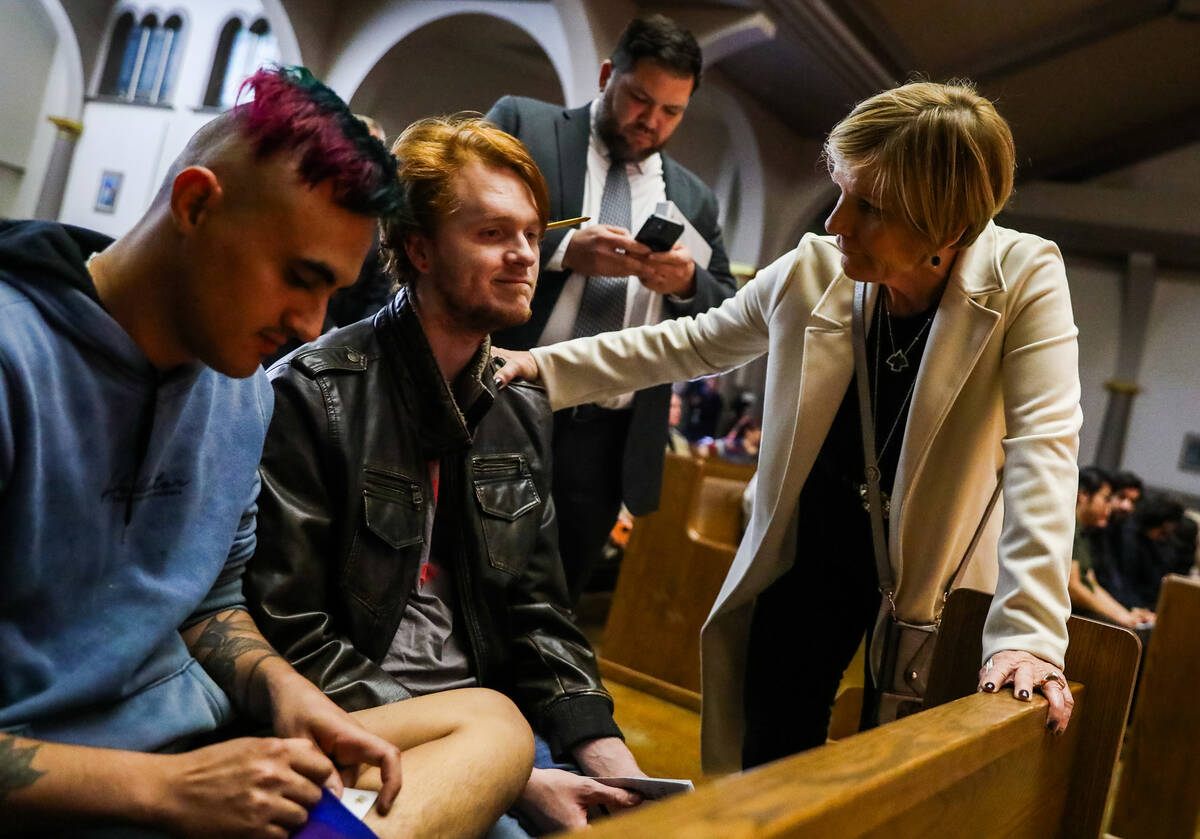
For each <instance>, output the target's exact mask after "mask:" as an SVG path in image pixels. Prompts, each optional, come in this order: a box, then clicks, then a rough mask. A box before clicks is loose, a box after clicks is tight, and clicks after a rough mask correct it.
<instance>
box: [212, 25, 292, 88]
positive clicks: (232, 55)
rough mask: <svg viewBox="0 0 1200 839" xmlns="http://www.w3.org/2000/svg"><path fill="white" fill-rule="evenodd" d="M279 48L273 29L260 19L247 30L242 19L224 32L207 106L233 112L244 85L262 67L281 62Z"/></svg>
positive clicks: (225, 27) (216, 57)
mask: <svg viewBox="0 0 1200 839" xmlns="http://www.w3.org/2000/svg"><path fill="white" fill-rule="evenodd" d="M278 54H279V48H278V46H277V45H276V43H275V36H274V35H273V34H272V33H271V25H270V24H269V23H268V22H267V19H266V18H261V17H260V18H258V19H256V20H255V21H254V22H253V23H251V24H250V25H249V26H244V25H243V23H242V21H241V20H239V19H238V18H233V19H231V20H230V21H229V22H228V23H226V24H225V26H224V27H222V29H221V37H220V38H219V39H218V40H217V52H216V55H214V56H213V67H212V72H211V73H210V74H209V77H208V87H207V88H206V90H205V94H204V104H205V105H207V106H209V107H213V108H231V107H233V104H234V102H235V101H236V100H237V92H238V89H239V88H240V87H241V86H242V82H244V81H245V80H246V78H247V77H248V76H250V75H252V74H253V73H254V71H255V70H257V69H258V68H259V67H261V66H263V65H264V64H268V63H270V62H272V61H275V60H277V58H278Z"/></svg>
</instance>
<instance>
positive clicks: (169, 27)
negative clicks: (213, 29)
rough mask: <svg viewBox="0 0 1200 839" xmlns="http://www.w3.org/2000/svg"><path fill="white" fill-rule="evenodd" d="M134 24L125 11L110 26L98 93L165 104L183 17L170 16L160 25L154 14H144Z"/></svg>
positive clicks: (129, 100)
mask: <svg viewBox="0 0 1200 839" xmlns="http://www.w3.org/2000/svg"><path fill="white" fill-rule="evenodd" d="M134 21H135V18H134V15H133V13H132V12H126V13H124V14H122V15H121V16H120V17H118V18H117V20H116V23H115V24H114V25H113V31H112V37H111V38H109V42H108V58H107V59H106V61H105V64H104V73H103V75H102V77H101V79H100V89H99V94H100V95H101V96H106V97H112V98H114V99H119V100H124V101H126V102H138V103H141V104H148V105H156V104H160V103H164V102H168V101H169V100H170V95H171V90H172V87H173V86H174V82H175V71H176V69H177V68H178V65H179V56H180V54H181V52H182V47H183V38H182V35H183V18H182V17H181V16H180V15H177V14H176V15H171V16H170V17H168V18H167V20H166V22H165V23H162V24H160V23H159V19H158V16H157V15H155V14H147V15H146V16H144V17H143V18H142V19H141V20H140V21H138V22H136V23H135V22H134Z"/></svg>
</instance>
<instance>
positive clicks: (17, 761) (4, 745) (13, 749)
mask: <svg viewBox="0 0 1200 839" xmlns="http://www.w3.org/2000/svg"><path fill="white" fill-rule="evenodd" d="M40 748H41V745H39V744H36V743H35V744H33V745H30V746H18V745H17V740H16V738H15V737H8V736H6V735H3V734H0V801H3V800H4V799H5V798H7V797H8V794H9V793H10V792H17V791H18V790H23V789H25V787H27V786H29V785H31V784H32V783H33V782H34V781H36V780H37V779H38V778H40V777H42V776H43V775H45V774H46V773H45V772H40V771H38V770H37V769H34V768H33V759H34V758H35V757H36V756H37V753H38V749H40Z"/></svg>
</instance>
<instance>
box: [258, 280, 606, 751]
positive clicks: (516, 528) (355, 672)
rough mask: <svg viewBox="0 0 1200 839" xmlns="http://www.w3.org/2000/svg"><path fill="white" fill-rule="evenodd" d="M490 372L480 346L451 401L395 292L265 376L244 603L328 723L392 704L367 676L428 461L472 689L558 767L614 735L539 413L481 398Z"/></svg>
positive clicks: (418, 517) (532, 393)
mask: <svg viewBox="0 0 1200 839" xmlns="http://www.w3.org/2000/svg"><path fill="white" fill-rule="evenodd" d="M494 369H495V368H494V367H493V362H492V360H491V358H490V353H489V349H488V345H487V344H486V342H485V344H484V346H482V347H481V348H480V351H479V353H478V354H477V355H476V356H475V358H474V360H473V361H472V362H471V364H469V365H468V367H467V369H466V370H465V371H464V372H463V374H462V375H461V376H459V378H458V380H457V381H456V382H455V383H454V394H453V396H452V394H451V389H450V388H449V387H447V385H446V382H445V380H444V379H443V378H442V376H441V373H440V372H439V370H438V368H437V365H436V362H435V361H434V358H433V354H432V352H431V350H430V349H429V344H428V342H427V341H426V338H425V333H424V331H423V330H422V329H421V326H420V323H419V321H418V319H417V317H416V313H415V312H414V311H413V309H412V306H411V303H410V302H409V300H408V299H407V296H406V292H403V291H402V292H401V293H400V294H398V295H397V296H396V297H395V299H393V300H392V302H390V303H389V304H388V305H387V306H386V307H384V308H383V309H382V310H380V312H379V313H378V314H377V315H376V316H375V317H374V319H368V320H364V321H360V322H358V323H356V324H352V325H350V326H348V327H346V328H344V329H340V330H337V331H334V332H331V333H329V334H327V335H324V336H322V337H321V338H320V339H318V340H317V341H316V342H314V343H313V344H309V345H307V346H305V347H304V348H302V349H300V350H299V351H298V352H297V353H296V354H295V355H293V356H291V357H290V359H287V360H284V361H281V362H280V363H279V364H277V365H275V366H274V367H273V368H272V369H271V371H270V374H271V378H272V383H273V384H274V387H275V414H274V417H273V419H272V421H271V427H270V431H269V432H268V434H267V441H266V447H265V449H264V452H263V462H262V468H261V473H262V493H261V496H260V498H259V513H258V550H257V552H256V553H255V555H254V558H253V559H252V560H251V563H250V565H249V567H248V568H247V573H246V589H247V600H248V601H249V602H250V603H251V608H252V611H253V613H254V617H255V619H256V620H257V621H258V625H259V627H261V629H262V631H263V632H264V633H265V634H266V636H267V638H268V639H270V641H271V642H272V643H273V644H274V645H275V646H276V648H277V649H279V651H280V652H281V653H282V654H283V655H284V656H285V657H286V658H287V659H288V661H290V662H291V663H292V664H293V665H294V666H295V667H296V668H297V669H298V670H299V671H300V672H301V673H303V674H304V675H305V676H307V677H308V678H309V679H311V680H312V681H313V682H315V683H316V684H317V686H318V687H320V688H321V689H322V690H323V691H324V692H325V693H326V694H328V695H329V696H330V697H331V698H332V699H334V700H335V701H336V702H337V703H338V704H339V705H341V706H342V707H343V708H345V709H347V710H358V709H361V708H369V707H374V706H376V705H381V704H384V703H387V702H394V701H396V700H401V699H406V698H408V697H409V696H410V695H411V694H410V693H409V691H408V690H407V689H405V687H404V686H403V685H402V684H400V683H399V682H398V681H396V679H395V678H393V677H392V676H391V675H389V674H387V673H385V672H384V671H383V670H382V669H381V667H380V663H381V662H382V661H383V659H384V657H385V656H386V655H387V652H388V647H389V645H390V644H391V641H392V638H393V636H394V635H395V633H396V629H397V627H398V626H399V624H400V620H401V618H402V616H403V615H404V609H405V604H406V602H407V600H408V597H409V594H410V592H412V590H413V586H414V583H415V579H416V575H417V573H418V567H419V564H420V559H421V552H422V547H423V544H424V534H425V523H426V515H427V507H426V504H427V503H428V500H429V499H430V498H432V495H431V492H432V487H431V486H430V485H429V479H428V463H429V462H430V461H431V460H434V459H437V460H439V461H440V486H439V494H438V515H437V523H436V530H435V533H434V544H435V545H437V555H438V557H439V561H440V562H442V563H444V564H446V565H447V566H448V567H449V569H450V571H451V573H452V576H453V579H454V581H455V589H456V591H455V595H456V597H457V601H458V608H457V610H456V615H455V624H454V626H455V629H454V631H455V633H456V635H457V636H459V637H460V638H461V639H462V640H463V643H464V646H465V647H466V649H467V653H468V655H469V656H470V658H471V663H472V667H473V673H474V675H475V676H476V677H477V678H478V680H479V682H480V684H482V685H484V686H485V687H490V688H494V689H496V690H498V691H500V692H502V693H504V694H506V695H508V696H509V697H510V698H511V699H512V700H513V701H514V702H516V704H517V705H518V707H520V708H521V710H522V711H523V712H524V714H525V715H526V717H527V718H528V719H529V721H530V723H531V724H532V725H533V727H534V728H535V730H537V731H538V733H539V734H541V735H542V736H543V737H544V738H546V740H547V741H548V743H549V744H550V746H551V749H552V750H553V751H554V752H555V753H556V754H565V753H566V751H567V750H568V749H570V748H571V747H572V746H574V745H576V744H578V743H580V742H582V741H585V740H590V739H593V738H596V737H606V736H620V730H619V729H618V728H617V726H616V724H615V723H614V722H613V719H612V698H611V697H610V696H609V694H608V692H607V691H605V690H604V687H603V686H602V685H601V682H600V675H599V673H598V671H597V669H596V662H595V657H594V655H593V653H592V650H591V647H590V646H589V644H588V642H587V640H586V639H585V638H584V636H583V634H582V633H581V632H580V631H579V629H578V628H577V627H576V626H575V623H574V621H573V618H572V615H571V613H570V610H569V607H568V605H567V603H568V601H567V593H566V585H565V582H564V578H563V570H562V563H561V561H560V559H559V555H558V535H557V523H556V521H555V517H554V505H553V503H552V502H551V500H550V475H551V474H552V469H551V467H552V464H551V462H550V457H551V447H550V435H551V429H552V420H551V414H550V407H549V403H548V401H547V399H546V395H545V393H544V392H543V391H542V390H541V389H539V388H534V387H529V386H526V385H517V386H509V387H508V388H506V389H505V390H503V391H501V392H500V393H499V394H497V393H496V390H495V385H494V383H493V382H492V377H493V374H494ZM458 406H462V410H460V409H459V407H458Z"/></svg>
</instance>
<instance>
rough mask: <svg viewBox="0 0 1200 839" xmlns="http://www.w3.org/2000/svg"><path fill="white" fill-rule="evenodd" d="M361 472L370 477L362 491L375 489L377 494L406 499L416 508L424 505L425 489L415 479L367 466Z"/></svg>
mask: <svg viewBox="0 0 1200 839" xmlns="http://www.w3.org/2000/svg"><path fill="white" fill-rule="evenodd" d="M363 474H365V475H366V476H367V477H369V478H370V479H371V481H370V483H369V484H366V485H365V486H364V487H363V491H364V492H370V491H371V490H376V491H377V493H378V494H379V495H382V496H384V497H391V498H397V499H399V500H402V501H408V502H410V503H411V504H412V505H413V506H414V507H416V508H418V509H419V508H421V507H423V506H424V505H425V491H424V490H423V489H422V488H421V485H420V484H419V483H417V482H416V481H412V480H408V479H406V478H403V477H401V476H399V475H394V474H392V473H391V472H384V471H383V470H381V469H372V468H371V467H369V466H368V467H365V468H364V469H363ZM389 490H390V493H389V492H388V491H389Z"/></svg>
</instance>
